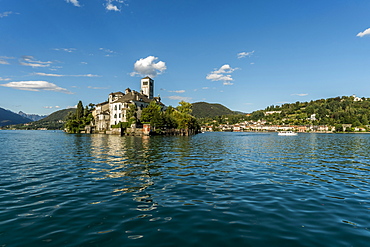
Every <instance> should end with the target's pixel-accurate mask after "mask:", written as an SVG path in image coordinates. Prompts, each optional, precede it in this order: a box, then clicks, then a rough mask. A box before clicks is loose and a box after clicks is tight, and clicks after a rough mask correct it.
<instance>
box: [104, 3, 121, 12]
mask: <svg viewBox="0 0 370 247" xmlns="http://www.w3.org/2000/svg"><path fill="white" fill-rule="evenodd" d="M105 9H106V10H113V11H120V10H119V9H118V7H117V6H115V5H113V4H111V3H108V4H107V6H106V7H105Z"/></svg>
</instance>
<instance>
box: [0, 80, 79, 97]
mask: <svg viewBox="0 0 370 247" xmlns="http://www.w3.org/2000/svg"><path fill="white" fill-rule="evenodd" d="M0 86H3V87H10V88H14V89H19V90H26V91H40V90H46V91H54V92H60V93H66V94H73V93H72V92H70V91H68V90H67V89H65V88H62V87H58V86H57V85H55V84H54V83H50V82H47V81H13V82H9V83H6V84H0Z"/></svg>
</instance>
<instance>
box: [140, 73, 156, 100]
mask: <svg viewBox="0 0 370 247" xmlns="http://www.w3.org/2000/svg"><path fill="white" fill-rule="evenodd" d="M141 91H142V92H143V94H145V95H146V96H148V98H149V99H153V95H154V80H153V79H152V78H150V77H149V76H147V77H144V78H143V79H141Z"/></svg>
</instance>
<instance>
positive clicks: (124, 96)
mask: <svg viewBox="0 0 370 247" xmlns="http://www.w3.org/2000/svg"><path fill="white" fill-rule="evenodd" d="M140 84H141V90H140V92H137V91H135V90H131V89H129V88H127V89H126V90H125V92H124V93H122V92H115V93H110V94H109V96H108V101H106V102H103V103H100V104H97V105H96V107H95V109H94V112H93V116H94V120H95V121H94V123H93V125H94V126H93V127H94V128H95V130H97V131H104V130H109V129H111V126H112V125H116V124H118V123H120V122H128V121H129V119H127V113H128V110H129V107H130V105H135V107H136V109H137V111H136V114H137V118H139V119H140V117H141V112H142V110H143V109H144V108H146V107H147V106H148V105H149V104H150V102H151V101H153V100H155V101H156V102H157V103H158V104H160V105H162V106H164V105H163V104H162V103H161V98H160V97H153V92H154V80H153V79H151V78H150V77H145V78H142V79H141V83H140Z"/></svg>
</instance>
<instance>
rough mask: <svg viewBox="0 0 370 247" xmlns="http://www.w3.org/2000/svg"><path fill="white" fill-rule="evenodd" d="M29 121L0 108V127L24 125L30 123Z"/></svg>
mask: <svg viewBox="0 0 370 247" xmlns="http://www.w3.org/2000/svg"><path fill="white" fill-rule="evenodd" d="M31 121H32V120H31V119H28V118H25V117H22V116H20V115H18V114H17V113H14V112H12V111H9V110H5V109H4V108H0V127H1V126H6V125H10V124H24V123H29V122H31Z"/></svg>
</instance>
